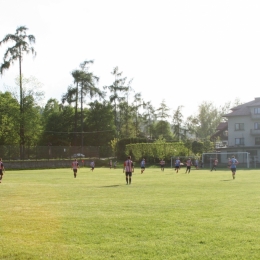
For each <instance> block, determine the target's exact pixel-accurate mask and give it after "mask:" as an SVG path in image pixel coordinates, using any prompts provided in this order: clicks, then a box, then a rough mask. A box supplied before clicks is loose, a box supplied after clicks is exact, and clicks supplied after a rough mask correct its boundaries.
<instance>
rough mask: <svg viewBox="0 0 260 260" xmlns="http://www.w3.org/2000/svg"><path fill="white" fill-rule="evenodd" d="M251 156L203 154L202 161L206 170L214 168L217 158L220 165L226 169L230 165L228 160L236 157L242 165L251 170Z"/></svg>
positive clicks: (242, 154)
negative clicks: (213, 164)
mask: <svg viewBox="0 0 260 260" xmlns="http://www.w3.org/2000/svg"><path fill="white" fill-rule="evenodd" d="M249 155H250V153H248V152H222V153H203V154H202V156H201V160H202V163H203V165H204V167H205V168H212V163H213V161H214V160H215V159H216V158H217V159H218V165H219V166H220V167H221V166H224V167H225V166H227V165H228V159H229V158H231V157H232V156H235V158H236V159H237V160H238V162H239V164H240V165H242V166H245V167H246V168H249V161H250V158H249Z"/></svg>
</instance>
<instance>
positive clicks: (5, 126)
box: [0, 92, 20, 145]
mask: <svg viewBox="0 0 260 260" xmlns="http://www.w3.org/2000/svg"><path fill="white" fill-rule="evenodd" d="M0 115H1V116H0V145H10V144H13V145H14V144H18V143H19V118H20V115H19V103H18V102H17V100H16V99H15V98H14V97H13V96H12V95H11V93H10V92H5V93H2V92H0ZM17 130H18V131H17Z"/></svg>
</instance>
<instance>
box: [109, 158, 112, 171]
mask: <svg viewBox="0 0 260 260" xmlns="http://www.w3.org/2000/svg"><path fill="white" fill-rule="evenodd" d="M109 167H110V170H111V168H112V160H110V161H109Z"/></svg>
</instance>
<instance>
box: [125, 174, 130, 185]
mask: <svg viewBox="0 0 260 260" xmlns="http://www.w3.org/2000/svg"><path fill="white" fill-rule="evenodd" d="M128 178H129V172H126V173H125V180H126V184H128Z"/></svg>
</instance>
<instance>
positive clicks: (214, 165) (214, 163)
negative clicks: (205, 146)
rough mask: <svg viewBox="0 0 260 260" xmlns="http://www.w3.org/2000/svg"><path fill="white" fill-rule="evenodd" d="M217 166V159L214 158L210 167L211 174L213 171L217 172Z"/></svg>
mask: <svg viewBox="0 0 260 260" xmlns="http://www.w3.org/2000/svg"><path fill="white" fill-rule="evenodd" d="M217 165H218V158H215V159H214V162H213V165H212V168H211V170H210V171H211V172H212V171H213V170H215V171H216V170H217V169H216V168H217Z"/></svg>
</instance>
